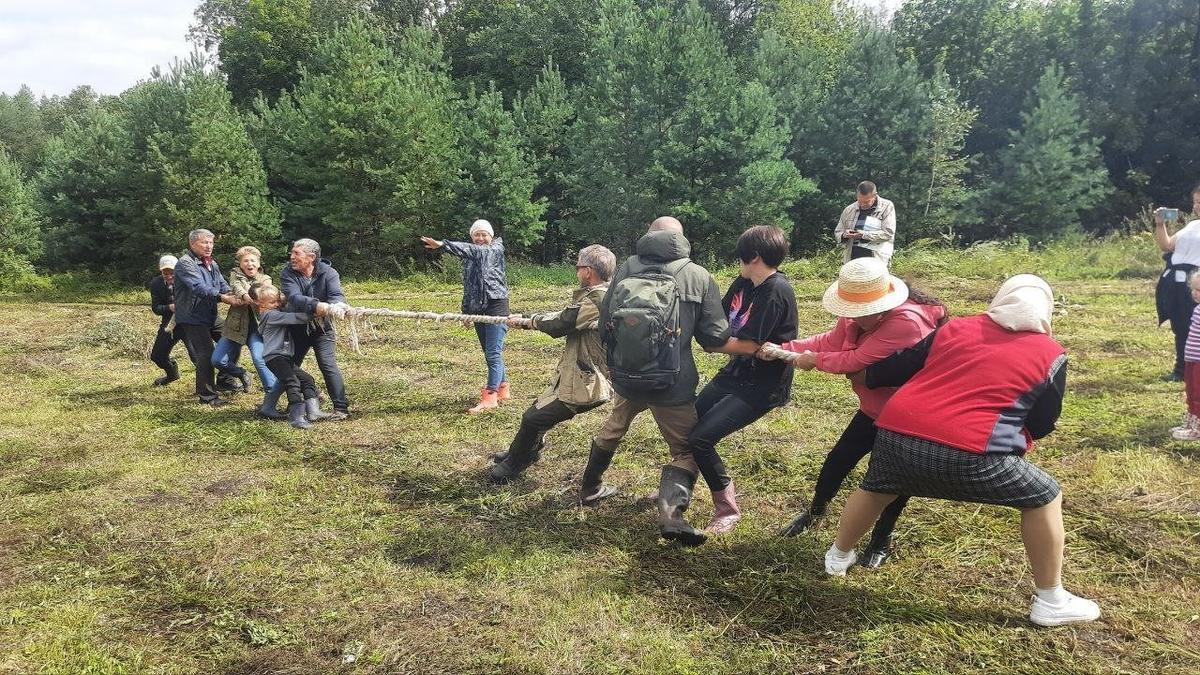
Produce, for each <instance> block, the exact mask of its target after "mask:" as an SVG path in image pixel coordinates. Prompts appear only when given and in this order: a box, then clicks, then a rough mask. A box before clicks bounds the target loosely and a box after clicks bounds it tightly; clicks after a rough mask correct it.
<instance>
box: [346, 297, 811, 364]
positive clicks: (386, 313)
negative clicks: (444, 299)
mask: <svg viewBox="0 0 1200 675" xmlns="http://www.w3.org/2000/svg"><path fill="white" fill-rule="evenodd" d="M329 316H331V317H333V318H335V319H338V320H339V321H346V322H347V323H348V324H349V333H348V338H349V340H350V348H351V349H353V350H354V353H355V354H362V346H361V343H360V341H359V323H360V322H363V323H364V328H365V329H366V330H368V331H370V333H371V334H372V335H374V334H375V329H374V327H373V326H371V324H370V320H369V318H368V317H373V316H382V317H388V318H392V319H416V320H417V321H433V322H435V323H439V322H452V323H487V324H509V323H510V322H509V317H507V316H488V315H486V314H456V313H454V312H413V311H409V310H406V309H382V308H377V307H352V306H350V305H348V304H346V303H344V302H337V303H334V304H332V305H330V306H329ZM510 325H515V326H517V327H519V328H533V327H534V325H533V319H530V318H528V317H518V318H514V319H513V320H512V323H511V324H510ZM597 325H598V324H597V322H595V321H593V322H592V323H590V324H588V325H586V326H584V328H589V329H595V328H596V327H597ZM763 351H764V352H766V353H768V354H770V355H771V356H773V357H775V358H777V359H783V360H791V359H793V358H795V357H797V356H799V354H797V353H796V352H789V351H787V350H784V349H780V348H779V347H776V346H775V345H764V346H763Z"/></svg>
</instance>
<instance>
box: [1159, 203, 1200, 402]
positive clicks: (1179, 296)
mask: <svg viewBox="0 0 1200 675" xmlns="http://www.w3.org/2000/svg"><path fill="white" fill-rule="evenodd" d="M1191 196H1192V214H1194V215H1195V214H1200V184H1198V185H1196V187H1194V188H1192V195H1191ZM1179 219H1180V218H1179V209H1171V208H1166V207H1161V206H1160V207H1159V208H1157V209H1155V210H1154V242H1155V243H1156V244H1158V248H1159V250H1160V251H1162V252H1163V260H1164V261H1166V263H1167V267H1166V269H1165V270H1164V271H1163V273H1162V275H1161V276H1160V277H1159V278H1158V285H1157V286H1156V288H1155V291H1154V301H1155V306H1156V308H1157V310H1158V323H1159V324H1160V325H1161V324H1162V323H1163V322H1164V321H1169V322H1170V323H1171V332H1172V333H1174V334H1175V367H1174V368H1173V369H1172V370H1171V372H1169V373H1167V374H1166V375H1165V376H1164V377H1163V379H1164V380H1166V381H1168V382H1181V381H1183V369H1184V355H1183V352H1184V347H1185V345H1186V344H1187V337H1188V328H1189V326H1190V325H1191V320H1192V311H1193V310H1195V308H1196V301H1195V300H1193V299H1192V294H1191V291H1190V290H1189V289H1188V276H1189V275H1190V274H1191V273H1192V272H1194V271H1196V269H1197V268H1200V218H1195V219H1192V220H1190V221H1188V223H1187V224H1186V225H1184V226H1183V227H1182V228H1180V229H1179V231H1178V232H1176V233H1175V234H1169V233H1168V232H1167V222H1168V221H1178V220H1179Z"/></svg>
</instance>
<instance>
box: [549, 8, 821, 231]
mask: <svg viewBox="0 0 1200 675" xmlns="http://www.w3.org/2000/svg"><path fill="white" fill-rule="evenodd" d="M601 14H602V19H601V21H600V24H599V26H598V27H597V33H598V38H597V41H596V44H595V45H594V48H593V51H592V54H591V58H590V60H589V72H590V74H591V75H590V78H589V80H588V81H587V83H586V84H585V85H584V87H583V90H582V92H581V99H580V102H579V121H578V123H577V124H576V125H575V132H576V136H575V148H576V150H577V152H576V153H575V154H574V155H573V161H572V172H571V179H570V185H571V189H570V195H571V198H572V202H573V204H574V205H576V207H577V211H576V214H575V217H574V218H572V221H571V227H572V229H573V231H574V233H575V235H576V236H579V237H580V238H581V239H592V240H599V241H604V242H608V243H610V244H614V245H617V246H618V247H619V248H621V249H623V250H629V249H630V248H631V246H632V244H633V243H634V242H635V241H636V240H637V237H638V236H639V235H640V234H641V233H642V232H643V231H644V229H645V225H646V223H647V222H649V221H650V220H651V219H653V218H654V217H655V216H657V215H662V214H664V213H671V214H674V215H676V216H678V217H679V218H680V219H681V220H683V221H684V224H685V226H686V227H687V232H688V236H689V238H690V239H691V240H692V243H693V245H694V247H695V248H696V249H697V251H698V252H704V251H707V252H708V254H709V255H713V254H715V253H716V252H717V251H720V252H721V253H722V254H725V253H727V251H728V247H729V245H730V244H731V243H732V241H733V240H734V239H735V238H736V237H737V235H738V234H740V232H741V231H742V229H744V228H745V227H746V226H748V225H751V224H777V225H780V226H781V227H785V228H788V227H790V222H789V221H788V219H787V217H786V211H787V208H788V207H789V206H790V205H791V204H792V203H793V202H794V201H795V200H796V198H797V196H799V195H800V194H802V193H803V192H804V191H805V190H806V189H808V187H809V186H807V185H806V183H805V181H803V180H802V179H801V178H800V175H799V173H798V172H797V171H796V168H795V166H794V165H792V163H791V162H789V161H788V160H786V159H784V156H783V155H784V152H785V150H786V144H787V137H788V136H787V128H786V125H784V124H783V123H782V120H781V118H780V116H779V113H778V110H777V109H776V108H775V105H774V102H773V101H772V100H771V98H770V97H769V96H768V95H767V93H766V91H765V89H764V88H763V87H762V86H761V85H759V84H758V83H750V84H744V83H742V81H741V80H740V79H739V77H738V75H737V73H736V71H735V69H734V65H733V62H732V61H731V59H730V58H729V56H728V54H727V53H726V51H725V47H724V45H723V44H722V42H721V38H720V36H719V35H718V34H717V31H716V29H715V28H714V27H713V25H712V21H711V19H710V17H709V16H708V14H707V13H706V12H705V11H704V10H703V9H701V8H700V7H699V6H698V5H697V4H696V2H695V1H694V0H691V1H688V2H681V3H678V7H677V8H676V9H674V10H672V9H671V8H668V7H665V6H659V7H654V8H652V9H650V10H647V11H646V12H644V13H642V12H639V11H638V9H637V7H636V5H635V4H634V3H633V2H631V1H630V0H607V1H606V2H605V3H604V5H603V7H602V9H601Z"/></svg>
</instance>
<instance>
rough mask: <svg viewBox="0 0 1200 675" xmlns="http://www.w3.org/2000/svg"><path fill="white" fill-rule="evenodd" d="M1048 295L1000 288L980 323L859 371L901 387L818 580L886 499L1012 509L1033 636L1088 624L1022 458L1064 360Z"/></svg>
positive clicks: (839, 571) (1050, 411)
mask: <svg viewBox="0 0 1200 675" xmlns="http://www.w3.org/2000/svg"><path fill="white" fill-rule="evenodd" d="M1053 308H1054V297H1053V294H1052V292H1051V290H1050V287H1049V286H1048V285H1047V284H1046V282H1045V281H1043V280H1042V279H1040V278H1038V277H1036V276H1034V275H1032V274H1021V275H1018V276H1015V277H1013V278H1011V279H1009V280H1008V281H1006V282H1004V284H1003V285H1002V286H1001V287H1000V290H999V292H998V293H997V294H996V297H995V299H993V300H992V304H991V306H990V307H988V310H987V312H986V313H984V314H980V315H977V316H969V317H964V318H961V319H955V320H952V321H950V322H948V323H947V324H946V325H944V326H942V327H941V328H939V329H938V330H937V331H935V332H933V333H931V334H930V335H929V336H928V337H927V338H925V339H924V340H921V342H919V343H917V344H916V345H915V346H913V347H911V348H909V349H906V350H904V351H902V352H899V353H897V354H895V355H893V356H891V357H888V358H887V359H885V360H883V361H880V362H879V363H876V364H874V365H872V366H870V367H868V368H867V369H866V374H865V381H866V385H867V386H868V387H871V388H874V387H895V386H900V385H903V386H900V390H899V391H897V392H896V393H895V394H894V395H893V396H892V398H891V399H890V400H889V401H888V402H887V404H886V405H885V406H884V408H883V412H881V413H880V415H879V417H878V419H876V420H875V425H876V426H877V427H878V428H879V435H878V438H877V439H876V441H875V448H874V450H872V452H871V462H870V464H869V465H868V468H867V475H866V478H864V479H863V483H862V487H861V488H859V490H858V491H857V492H855V493H854V494H853V495H851V496H850V499H849V500H848V501H847V502H846V508H845V510H844V511H843V512H842V520H841V523H840V524H839V526H838V535H837V539H836V541H834V543H833V546H831V547H830V549H829V551H828V552H827V553H826V554H825V571H826V572H828V573H829V574H832V575H844V574H845V573H846V570H847V569H849V567H850V566H851V565H853V564H854V562H855V558H856V556H855V553H854V546H855V544H857V543H858V540H859V539H860V538H861V537H862V536H863V535H864V534H865V533H866V531H867V528H869V527H870V526H871V523H873V522H875V519H876V518H878V517H879V514H880V513H882V512H883V510H884V508H886V507H887V506H888V504H891V503H892V502H893V501H894V500H896V498H897V495H905V496H911V497H932V498H935V499H948V500H953V501H965V502H974V503H980V504H997V505H1001V506H1011V507H1014V508H1017V509H1020V511H1021V539H1022V540H1023V541H1024V543H1025V552H1026V555H1028V557H1029V564H1030V567H1032V568H1033V580H1034V584H1035V585H1036V588H1037V593H1036V594H1035V595H1034V597H1033V605H1032V607H1031V608H1030V612H1029V618H1030V620H1031V621H1033V622H1034V623H1036V624H1039V625H1042V626H1060V625H1064V624H1068V623H1078V622H1082V621H1092V620H1095V619H1096V618H1098V617H1099V616H1100V607H1099V606H1098V605H1097V604H1096V603H1095V602H1092V601H1091V600H1086V599H1084V598H1080V597H1078V596H1075V595H1072V594H1071V593H1068V592H1067V591H1066V590H1064V589H1063V587H1062V561H1063V541H1064V533H1063V522H1062V491H1061V489H1060V488H1059V486H1058V483H1057V482H1056V481H1055V480H1054V478H1052V477H1051V476H1050V475H1049V474H1047V473H1046V472H1045V471H1042V470H1041V469H1039V468H1038V467H1036V466H1034V465H1033V464H1031V463H1029V462H1028V461H1027V460H1026V459H1025V457H1024V455H1025V452H1026V451H1027V450H1028V449H1029V448H1030V447H1031V446H1032V445H1033V440H1034V439H1037V438H1042V437H1044V436H1046V435H1047V434H1049V433H1050V432H1051V431H1053V430H1054V424H1055V422H1056V421H1057V420H1058V415H1059V413H1060V412H1061V410H1062V397H1063V392H1064V390H1065V388H1066V368H1067V357H1066V353H1065V350H1064V349H1063V347H1062V345H1060V344H1058V342H1056V341H1055V340H1054V339H1053V338H1051V337H1050V316H1051V313H1052V311H1053Z"/></svg>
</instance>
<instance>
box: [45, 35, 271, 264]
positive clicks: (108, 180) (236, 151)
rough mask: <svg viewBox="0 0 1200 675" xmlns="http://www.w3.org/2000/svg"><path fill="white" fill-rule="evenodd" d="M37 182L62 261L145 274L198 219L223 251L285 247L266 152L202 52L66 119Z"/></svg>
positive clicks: (182, 241)
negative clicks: (263, 154) (106, 104)
mask: <svg viewBox="0 0 1200 675" xmlns="http://www.w3.org/2000/svg"><path fill="white" fill-rule="evenodd" d="M40 185H41V190H42V194H43V199H44V200H45V201H46V203H47V207H46V212H47V218H48V221H49V222H48V228H49V233H50V236H49V237H48V240H49V243H50V244H51V251H50V252H49V256H48V257H49V259H50V260H51V262H52V263H53V264H56V265H59V266H75V265H77V266H81V267H86V268H90V269H97V270H105V271H110V272H115V273H116V274H118V275H121V276H123V277H125V278H137V277H140V276H141V275H142V274H143V273H145V272H146V271H148V270H149V269H150V268H152V267H153V261H154V260H155V259H156V258H157V256H158V255H160V254H162V253H164V252H168V251H182V250H183V249H185V248H186V246H187V233H188V231H190V230H192V229H195V228H197V227H204V228H207V229H209V230H212V231H213V232H214V233H215V234H216V235H217V254H218V255H221V256H229V255H231V254H232V253H233V251H234V250H235V249H236V247H237V246H239V245H241V244H254V245H256V246H258V247H260V248H262V249H263V250H280V249H281V246H279V245H280V244H281V243H282V242H281V241H280V233H279V214H278V211H277V210H276V208H275V207H274V206H273V205H272V204H271V202H270V200H269V199H268V197H267V186H266V177H265V173H264V172H263V169H262V162H261V160H260V159H259V156H258V153H257V152H256V151H255V149H254V146H253V145H251V143H250V139H249V136H248V135H247V133H246V128H245V125H244V121H243V119H242V117H241V116H240V115H239V113H238V112H237V111H236V110H235V109H234V108H233V104H232V102H231V101H230V98H229V93H228V91H227V90H226V89H225V82H224V78H223V77H222V76H220V75H219V74H216V73H213V72H208V70H207V68H206V63H205V61H204V59H203V58H202V57H200V56H198V55H193V57H192V59H191V60H189V61H187V62H185V63H180V64H176V65H175V66H173V67H172V68H171V69H170V70H169V71H168V72H166V73H162V72H158V71H156V72H155V74H154V76H153V78H152V79H151V80H149V81H147V82H144V83H142V84H140V85H138V86H137V87H134V88H133V89H130V90H129V91H127V92H125V93H124V94H122V95H121V97H120V99H119V100H118V101H117V102H115V103H114V104H113V105H112V106H111V110H110V109H108V108H106V107H103V106H102V107H99V108H97V109H95V110H94V111H91V112H88V113H85V115H84V118H83V120H82V122H81V123H78V124H77V123H75V122H73V121H72V122H68V123H67V130H66V132H65V133H64V135H63V138H62V140H61V141H56V142H53V143H51V146H50V150H49V152H48V153H47V164H46V168H45V170H44V171H43V172H42V175H41V181H40Z"/></svg>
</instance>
